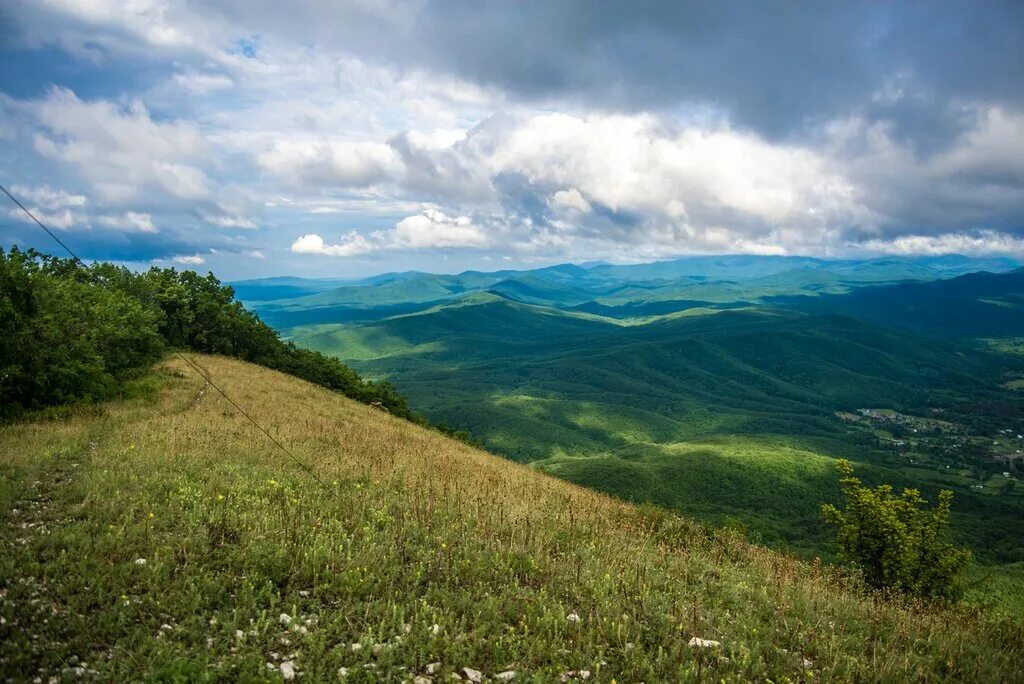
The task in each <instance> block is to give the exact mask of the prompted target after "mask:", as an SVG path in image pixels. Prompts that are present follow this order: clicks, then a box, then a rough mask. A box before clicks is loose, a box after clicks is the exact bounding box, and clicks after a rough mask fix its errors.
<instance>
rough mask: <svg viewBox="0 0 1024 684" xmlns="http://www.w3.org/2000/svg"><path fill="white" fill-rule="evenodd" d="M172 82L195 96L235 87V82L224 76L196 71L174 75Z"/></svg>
mask: <svg viewBox="0 0 1024 684" xmlns="http://www.w3.org/2000/svg"><path fill="white" fill-rule="evenodd" d="M174 82H175V83H176V84H177V85H178V86H180V87H181V88H183V89H185V90H187V91H189V92H190V93H196V94H205V93H209V92H213V91H216V90H225V89H227V88H231V87H232V86H234V85H235V82H234V81H233V80H232V79H231V78H230V77H229V76H225V75H224V74H207V73H202V72H196V71H188V72H185V73H181V74H175V75H174Z"/></svg>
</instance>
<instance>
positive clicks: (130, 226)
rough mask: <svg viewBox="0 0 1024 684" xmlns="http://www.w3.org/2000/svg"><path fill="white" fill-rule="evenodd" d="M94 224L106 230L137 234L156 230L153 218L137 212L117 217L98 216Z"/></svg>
mask: <svg viewBox="0 0 1024 684" xmlns="http://www.w3.org/2000/svg"><path fill="white" fill-rule="evenodd" d="M96 223H98V224H100V225H102V226H106V227H107V228H116V229H118V230H127V231H136V232H139V233H156V232H159V231H157V228H156V226H155V225H153V217H152V216H150V215H149V214H144V213H142V212H138V211H129V212H126V213H124V214H121V215H119V216H100V217H98V218H97V219H96Z"/></svg>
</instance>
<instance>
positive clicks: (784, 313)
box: [252, 257, 1024, 566]
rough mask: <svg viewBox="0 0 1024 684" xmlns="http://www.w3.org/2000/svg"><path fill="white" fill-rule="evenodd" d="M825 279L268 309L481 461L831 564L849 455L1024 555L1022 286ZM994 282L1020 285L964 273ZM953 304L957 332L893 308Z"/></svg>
mask: <svg viewBox="0 0 1024 684" xmlns="http://www.w3.org/2000/svg"><path fill="white" fill-rule="evenodd" d="M809 261H811V263H808V260H787V259H785V258H773V257H715V258H690V259H682V260H678V261H676V262H667V263H660V264H649V265H637V266H606V265H598V266H594V267H591V268H589V269H583V268H580V267H577V266H571V265H565V266H556V267H550V268H545V269H539V270H537V271H532V272H501V273H496V274H480V273H471V274H462V275H460V276H426V275H422V276H421V275H416V274H398V275H395V276H382V277H380V278H379V279H378V280H377V281H375V282H373V283H368V284H365V285H358V284H356V285H347V286H344V287H342V288H337V289H335V290H327V291H324V292H320V293H318V294H316V295H312V296H307V297H301V298H295V299H286V300H277V301H264V302H253V303H252V306H253V307H254V308H255V309H256V310H257V311H258V312H259V313H260V315H261V316H262V317H264V318H265V319H267V320H268V321H270V322H272V323H274V322H275V321H277V323H276V324H278V325H280V324H281V323H282V322H287V323H295V325H288V326H283V327H282V330H283V332H284V334H285V335H286V336H287V337H289V338H290V339H292V340H293V341H295V342H296V343H298V344H299V345H301V346H304V347H308V348H310V349H315V350H318V351H322V352H324V353H327V354H333V355H336V356H337V357H339V358H341V359H342V360H344V361H345V362H346V363H349V364H351V365H352V366H353V367H355V368H356V369H358V370H359V371H360V372H361V373H364V374H365V375H367V376H369V377H372V378H380V379H388V380H389V381H390V382H393V383H394V384H395V385H396V386H397V387H398V388H399V390H400V391H402V392H403V393H404V394H406V395H407V396H408V398H409V401H410V404H411V405H412V406H413V407H415V408H416V409H417V410H420V411H422V412H423V413H424V414H425V415H427V416H428V417H429V418H430V419H431V420H434V421H438V422H442V423H445V424H447V425H449V426H450V427H452V428H453V429H455V430H463V431H467V432H468V433H469V434H470V435H472V437H473V438H475V439H477V440H479V442H480V443H481V444H482V445H483V446H485V447H486V448H487V449H489V450H491V451H494V452H496V453H499V454H502V455H504V456H506V457H508V458H510V459H513V460H517V461H522V462H528V463H531V464H532V465H533V466H534V467H535V468H538V469H540V470H543V471H545V472H548V473H551V474H555V475H557V476H558V477H561V478H563V479H567V480H570V481H572V482H576V483H579V484H583V485H585V486H588V487H591V488H594V489H597V490H599V491H604V492H607V493H611V494H614V495H616V496H619V497H620V498H623V499H626V500H629V501H635V502H650V503H654V504H658V505H662V506H667V507H669V508H672V509H673V510H677V511H680V512H682V513H685V514H687V515H692V516H695V517H697V518H699V519H702V520H705V521H708V522H711V523H714V524H718V525H734V526H740V527H742V528H743V529H744V530H745V531H746V533H747V534H748V535H749V536H750V537H751V538H752V539H755V540H757V541H759V542H762V543H766V544H769V545H776V546H783V547H786V548H789V549H793V550H796V551H798V552H800V553H804V554H806V555H808V556H814V555H823V556H826V557H829V556H830V555H831V550H830V546H829V544H828V533H827V530H826V528H825V527H824V524H823V523H822V521H821V519H820V514H819V511H818V508H819V506H820V503H821V502H822V501H827V500H834V499H835V498H836V497H837V496H838V489H837V485H836V483H835V480H834V478H833V477H832V471H831V464H832V463H833V459H835V458H838V457H843V458H848V459H852V460H854V461H855V462H857V463H859V464H860V465H861V467H862V468H863V470H864V474H865V477H866V479H868V480H869V481H875V482H882V481H886V482H892V483H894V484H896V485H906V486H914V487H919V488H920V489H922V490H923V491H924V492H926V493H927V494H929V495H931V494H933V493H934V492H935V491H937V489H938V488H940V487H951V488H953V489H954V490H955V491H956V493H957V494H956V503H955V506H956V512H957V515H956V516H955V517H954V531H955V534H956V536H957V539H958V541H961V542H962V543H965V544H968V545H969V546H970V547H971V548H973V549H974V550H975V553H976V554H977V555H978V557H979V559H980V560H982V562H984V563H987V564H995V565H1000V566H1002V565H1004V564H1008V563H1015V562H1020V561H1022V560H1024V498H1022V495H1024V491H1022V489H1024V488H1018V487H1017V486H1016V484H1015V483H1016V481H1017V479H1018V478H1020V477H1022V476H1024V470H1022V468H1021V464H1020V462H1019V460H1018V459H1016V458H1015V456H1016V454H1015V453H1014V452H1015V451H1016V449H1017V448H1020V447H1019V446H1016V445H1013V444H1012V442H1011V441H1010V440H1008V439H1005V437H1006V435H1007V434H1008V433H1005V432H1004V433H1001V432H999V431H1000V430H1007V429H1009V430H1011V431H1013V434H1014V435H1016V434H1017V433H1018V432H1020V431H1024V409H1022V406H1024V402H1022V401H1021V396H1020V394H1019V393H1017V392H1014V391H1013V390H1010V389H1009V388H1008V387H1006V386H1005V383H1007V382H1011V383H1012V382H1013V380H1008V378H1013V377H1017V375H1015V374H1018V373H1020V371H1021V368H1022V363H1021V358H1020V357H1017V356H1015V355H1013V354H1008V353H1005V352H1003V351H1001V350H999V349H997V348H996V347H995V346H993V344H992V340H993V339H996V338H994V337H992V333H993V332H1004V333H1014V332H1016V333H1017V334H1019V333H1020V332H1021V331H1024V309H1022V308H1021V302H1022V300H1020V299H1019V297H1020V293H1021V292H1024V287H1022V281H1021V275H1022V274H1021V272H1019V271H1018V272H1012V271H1008V270H1007V269H1009V268H1011V267H1012V266H1013V264H1012V263H1011V262H1008V261H1000V260H995V262H975V261H972V260H970V259H966V258H941V259H935V260H929V259H918V260H897V259H885V260H876V261H866V262H838V263H831V262H819V261H815V260H809ZM985 267H988V268H995V269H1000V270H1002V271H1004V273H1002V274H977V275H965V274H964V271H967V272H971V273H973V269H975V268H985ZM729 276H731V277H729ZM378 291H379V295H377V294H375V293H377V292H378ZM908 293H909V294H908ZM377 296H379V297H380V299H381V300H382V301H381V303H380V304H379V305H378V306H374V305H373V302H374V301H375V297H377ZM950 298H952V300H954V301H956V302H957V307H958V311H960V312H961V314H962V316H961V317H960V318H959V319H956V320H957V321H958V327H957V328H956V332H957V334H940V333H941V331H936V330H935V329H934V327H933V326H931V325H929V321H931V320H933V317H931V316H929V315H918V316H917V317H915V316H906V315H903V314H901V313H900V312H901V311H902V310H903V309H902V308H901V307H903V308H906V307H913V310H914V311H915V312H921V311H922V308H923V306H924V304H925V303H931V305H933V306H936V307H937V306H940V303H941V302H942V301H946V300H949V299H950ZM993 299H999V300H1000V301H1003V303H1004V304H1005V305H1004V306H999V307H993V305H992V304H991V303H990V301H991V300H993ZM865 302H868V303H871V304H872V306H871V307H868V304H865ZM882 304H885V306H884V307H883V306H882ZM395 307H409V308H410V309H411V310H409V311H405V312H402V313H398V314H394V308H395ZM865 308H871V309H872V310H873V311H874V312H875V313H874V315H873V316H863V315H861V313H860V312H862V311H863V310H865ZM988 308H994V309H996V310H997V313H998V317H996V318H993V317H992V316H988V315H987V309H988ZM339 312H341V313H340V314H339ZM335 315H340V316H341V318H340V319H339V320H336V321H333V322H327V321H328V320H329V319H330V318H331V316H335ZM897 320H898V321H899V322H900V323H902V324H901V325H897V324H894V323H893V322H894V321H897ZM980 338H985V340H986V342H984V343H982V342H980V341H978V340H979V339H980ZM999 339H1003V338H999ZM864 407H870V409H865V408H864ZM862 410H868V411H869V413H868V414H864V413H863V412H862ZM912 416H913V417H914V418H911V417H912ZM940 416H941V418H940ZM915 429H916V430H919V432H918V433H914V432H913V430H915ZM1011 447H1012V448H1011ZM947 466H948V467H947ZM1003 473H1009V474H1008V475H1004V474H1003ZM989 521H998V523H997V524H992V523H991V522H989Z"/></svg>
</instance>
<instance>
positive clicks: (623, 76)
mask: <svg viewBox="0 0 1024 684" xmlns="http://www.w3.org/2000/svg"><path fill="white" fill-rule="evenodd" d="M1022 27H1024V3H1021V2H1018V1H1010V2H999V1H998V0H986V2H976V1H971V0H968V1H964V2H945V1H943V0H927V1H921V2H914V1H912V0H907V1H905V2H857V3H851V2H841V3H840V2H827V1H807V2H797V1H792V2H777V1H770V0H765V1H764V2H732V1H729V0H724V1H716V2H642V1H639V2H629V3H624V2H605V1H602V0H559V1H557V2H552V1H550V0H547V1H537V2H534V1H531V0H517V1H515V2H511V1H508V2H491V1H489V0H472V1H470V0H466V1H462V0H448V1H446V2H431V1H428V0H352V1H345V0H300V1H297V2H280V0H272V1H271V0H204V1H202V2H191V1H182V2H174V1H171V0H122V1H119V2H118V1H114V0H4V2H3V3H0V183H2V184H3V185H4V186H5V187H7V188H8V189H9V190H11V192H13V193H14V194H15V195H16V196H17V197H18V198H19V199H20V200H21V201H22V202H23V203H24V204H25V205H26V206H28V207H29V208H30V209H31V210H32V211H33V212H34V213H36V215H37V216H38V217H39V218H40V219H41V220H42V221H43V222H44V223H46V224H47V225H48V226H49V227H50V228H51V229H53V230H54V231H55V232H56V233H57V234H58V236H59V237H61V239H62V240H64V241H65V242H67V243H68V244H69V245H70V246H71V247H72V248H73V249H75V250H76V251H77V252H78V253H79V254H80V255H81V256H82V257H84V258H87V259H103V260H112V261H118V262H122V263H126V264H129V265H131V266H133V267H138V268H144V267H148V266H150V265H157V266H168V265H173V266H177V267H181V268H192V269H197V270H201V271H205V270H212V271H214V272H215V273H216V274H217V275H219V276H221V277H223V278H227V279H239V278H249V277H260V276H268V275H286V274H287V275H300V276H301V275H308V276H335V277H358V276H365V275H369V274H373V273H380V272H385V271H396V270H409V269H416V270H424V271H435V272H457V271H461V270H465V269H470V268H474V269H482V270H497V269H501V268H510V267H517V268H529V267H532V266H540V265H546V264H552V263H560V262H565V261H576V262H580V261H587V260H596V259H602V260H607V261H615V262H636V261H650V260H654V259H660V258H667V257H672V256H679V255H686V254H722V253H752V254H807V255H816V256H826V257H828V256H832V257H856V256H873V255H883V254H896V255H915V254H943V253H962V254H976V255H989V254H1002V255H1010V256H1014V257H1017V258H1021V257H1022V256H1024V31H1022V30H1021V28H1022ZM2 199H3V200H4V202H6V201H7V200H6V198H2ZM12 244H17V245H21V246H34V247H37V248H39V249H43V250H45V251H49V252H53V251H56V246H55V245H54V244H53V243H52V242H50V241H49V238H48V237H46V236H45V234H43V233H42V232H41V231H40V230H39V229H38V227H35V226H34V225H32V224H30V223H28V222H27V220H26V218H25V217H24V216H23V215H21V214H19V212H18V211H16V210H14V208H13V205H12V206H10V207H8V206H3V207H2V208H0V245H2V246H10V245H12Z"/></svg>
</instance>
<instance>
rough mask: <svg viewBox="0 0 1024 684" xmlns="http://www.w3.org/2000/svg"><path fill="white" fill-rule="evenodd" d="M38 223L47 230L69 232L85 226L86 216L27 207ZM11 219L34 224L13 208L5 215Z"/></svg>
mask: <svg viewBox="0 0 1024 684" xmlns="http://www.w3.org/2000/svg"><path fill="white" fill-rule="evenodd" d="M27 209H28V210H29V211H30V212H32V215H33V216H35V217H36V218H37V219H39V221H40V222H41V223H42V224H43V225H45V226H46V227H47V228H58V229H60V230H69V229H71V228H74V227H75V226H79V225H85V224H86V220H87V218H86V216H85V215H84V214H79V213H77V212H74V211H71V210H70V209H58V210H56V211H48V210H46V209H40V208H38V207H31V206H30V207H27ZM7 215H8V216H10V217H11V218H13V219H16V220H18V221H21V222H22V223H35V221H33V220H32V219H31V218H29V217H28V216H26V215H25V212H23V211H22V210H21V209H19V208H17V207H15V208H14V209H11V210H10V211H8V213H7Z"/></svg>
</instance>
